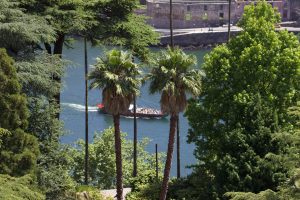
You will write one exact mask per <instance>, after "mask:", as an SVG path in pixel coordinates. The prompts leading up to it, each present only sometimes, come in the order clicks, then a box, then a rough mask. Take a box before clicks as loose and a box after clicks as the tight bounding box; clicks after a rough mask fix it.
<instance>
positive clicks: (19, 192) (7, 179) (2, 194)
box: [0, 174, 45, 200]
mask: <svg viewBox="0 0 300 200" xmlns="http://www.w3.org/2000/svg"><path fill="white" fill-rule="evenodd" d="M0 199H5V200H32V199H34V200H43V199H45V196H44V195H43V194H42V193H41V191H39V190H38V189H37V185H35V184H34V181H33V178H32V177H31V176H29V175H26V176H22V177H19V178H15V177H11V176H9V175H3V174H0Z"/></svg>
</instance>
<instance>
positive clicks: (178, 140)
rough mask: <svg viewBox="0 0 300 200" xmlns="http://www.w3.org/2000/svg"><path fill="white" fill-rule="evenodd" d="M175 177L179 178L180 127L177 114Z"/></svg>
mask: <svg viewBox="0 0 300 200" xmlns="http://www.w3.org/2000/svg"><path fill="white" fill-rule="evenodd" d="M176 129H177V139H176V141H177V178H180V176H181V171H180V129H179V116H178V117H177V128H176Z"/></svg>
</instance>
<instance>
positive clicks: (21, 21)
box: [0, 0, 55, 54]
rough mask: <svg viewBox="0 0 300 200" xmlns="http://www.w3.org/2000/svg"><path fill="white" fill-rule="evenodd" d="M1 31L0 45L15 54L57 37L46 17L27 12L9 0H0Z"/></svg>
mask: <svg viewBox="0 0 300 200" xmlns="http://www.w3.org/2000/svg"><path fill="white" fill-rule="evenodd" d="M0 32H1V35H0V47H2V48H6V49H7V50H9V51H10V52H12V53H15V54H17V53H18V52H19V51H22V50H23V51H24V50H26V49H27V48H30V47H32V46H37V45H38V44H40V43H41V42H47V43H50V42H51V41H53V40H54V38H55V36H54V34H55V33H54V30H53V29H52V27H50V26H49V25H48V24H47V21H46V20H45V19H44V18H42V17H38V16H35V15H29V14H26V13H24V12H23V10H22V9H20V8H18V4H17V3H16V2H13V1H8V0H1V2H0Z"/></svg>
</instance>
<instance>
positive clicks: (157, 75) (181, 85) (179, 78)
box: [147, 48, 201, 200]
mask: <svg viewBox="0 0 300 200" xmlns="http://www.w3.org/2000/svg"><path fill="white" fill-rule="evenodd" d="M195 64H196V58H195V57H194V56H191V55H186V54H185V53H184V52H183V51H182V50H180V49H179V48H176V49H174V50H173V49H171V48H169V49H168V50H167V51H164V52H162V53H161V54H160V56H159V57H158V58H157V59H156V60H155V66H154V67H153V69H152V70H151V72H150V73H149V74H148V75H147V79H149V80H150V93H152V94H153V93H156V92H161V99H160V105H161V110H162V112H163V113H167V114H170V115H171V119H170V133H169V143H168V152H167V160H166V165H165V171H164V179H163V184H162V190H161V194H160V199H161V200H164V199H166V194H167V190H168V181H169V176H170V169H171V162H172V155H173V149H174V140H175V130H176V123H177V121H178V114H179V112H182V111H184V109H185V107H186V105H187V97H186V92H189V93H191V94H193V95H200V91H201V73H200V71H199V70H196V69H193V67H194V65H195Z"/></svg>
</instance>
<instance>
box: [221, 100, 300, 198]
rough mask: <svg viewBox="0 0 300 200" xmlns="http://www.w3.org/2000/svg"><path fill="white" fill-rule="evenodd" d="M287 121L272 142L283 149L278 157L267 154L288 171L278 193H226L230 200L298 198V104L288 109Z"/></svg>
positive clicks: (299, 176)
mask: <svg viewBox="0 0 300 200" xmlns="http://www.w3.org/2000/svg"><path fill="white" fill-rule="evenodd" d="M288 114H289V120H288V124H287V125H286V127H284V128H283V129H282V130H280V131H278V132H277V133H276V134H275V135H274V136H273V140H275V141H277V142H282V143H283V145H282V146H284V148H283V149H282V151H280V153H279V154H278V155H275V154H269V155H268V157H269V158H270V159H272V160H274V161H275V162H274V163H281V165H282V166H285V167H286V168H288V169H289V176H288V178H287V179H286V180H285V181H284V182H283V183H282V184H281V185H280V187H279V188H278V190H279V191H272V190H270V189H268V190H265V191H262V192H259V193H258V194H254V193H251V192H248V193H244V192H228V193H226V196H228V197H231V199H232V200H237V199H240V200H243V199H249V198H250V199H251V198H252V199H258V200H276V199H278V200H284V199H290V200H296V199H299V198H300V168H299V166H300V156H299V155H300V154H299V153H300V102H298V105H297V106H293V107H291V108H289V109H288Z"/></svg>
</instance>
